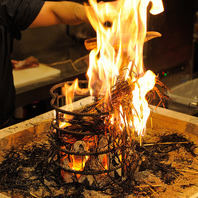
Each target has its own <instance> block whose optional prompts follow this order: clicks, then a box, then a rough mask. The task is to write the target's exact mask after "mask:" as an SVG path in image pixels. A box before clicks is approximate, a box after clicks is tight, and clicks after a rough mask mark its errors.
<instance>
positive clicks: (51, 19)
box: [30, 1, 89, 27]
mask: <svg viewBox="0 0 198 198" xmlns="http://www.w3.org/2000/svg"><path fill="white" fill-rule="evenodd" d="M83 22H86V23H88V22H89V20H88V18H87V16H86V11H85V7H84V5H81V4H79V3H75V2H69V1H61V2H51V1H46V2H45V3H44V5H43V7H42V8H41V11H40V12H39V14H38V15H37V17H36V18H35V20H34V21H33V22H32V24H31V25H30V27H41V26H51V25H57V24H68V25H77V24H80V23H83Z"/></svg>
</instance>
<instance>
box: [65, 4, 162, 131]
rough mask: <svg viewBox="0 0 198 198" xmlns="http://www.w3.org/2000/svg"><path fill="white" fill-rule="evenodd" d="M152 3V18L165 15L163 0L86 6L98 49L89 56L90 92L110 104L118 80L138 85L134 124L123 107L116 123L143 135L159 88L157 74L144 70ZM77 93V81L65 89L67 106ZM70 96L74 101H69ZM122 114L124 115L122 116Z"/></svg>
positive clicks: (134, 97) (134, 94)
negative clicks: (152, 92)
mask: <svg viewBox="0 0 198 198" xmlns="http://www.w3.org/2000/svg"><path fill="white" fill-rule="evenodd" d="M149 2H151V3H152V7H151V9H150V13H151V14H158V13H160V12H162V11H163V3H162V1H161V0H117V1H114V2H108V3H97V1H96V0H89V4H90V6H86V12H87V16H88V18H89V20H90V23H91V25H92V26H93V28H94V29H95V30H96V33H97V47H96V48H95V49H93V50H92V51H91V52H90V55H89V68H88V71H87V76H88V78H89V87H88V88H89V91H90V93H91V95H93V96H95V97H99V96H101V95H103V96H104V97H105V100H106V103H107V104H108V103H109V101H110V100H111V88H112V87H113V85H115V83H116V81H117V78H118V76H119V77H123V79H125V80H128V79H130V82H135V84H136V85H135V88H134V90H133V92H132V93H131V94H133V101H132V105H133V107H134V111H133V112H132V113H131V114H132V115H133V118H130V119H131V120H130V119H129V118H128V117H126V115H125V112H123V111H124V109H122V107H121V109H120V110H118V111H119V112H117V113H116V117H117V115H118V116H119V117H120V118H119V119H116V120H119V121H120V122H121V123H123V122H125V123H126V122H127V125H128V126H129V127H133V128H134V130H135V131H137V132H138V134H139V135H140V134H143V132H144V131H145V126H146V121H147V118H148V116H149V113H150V110H149V107H148V104H147V101H146V99H145V95H146V93H147V92H148V91H149V90H151V89H152V88H153V87H154V85H155V75H154V73H153V72H151V71H147V72H146V73H145V71H144V66H143V45H144V41H145V38H146V32H147V27H146V24H147V7H148V4H149ZM76 89H77V90H79V89H78V87H77V80H76V81H74V84H73V85H72V86H71V87H68V86H66V87H65V92H66V95H67V97H66V98H68V103H67V104H69V103H71V102H72V100H71V99H70V98H72V97H73V93H74V90H76ZM69 95H70V96H71V97H68V96H69ZM120 112H122V115H119V114H120ZM123 115H124V116H123ZM112 120H113V118H112ZM121 128H122V127H121ZM120 130H122V129H120Z"/></svg>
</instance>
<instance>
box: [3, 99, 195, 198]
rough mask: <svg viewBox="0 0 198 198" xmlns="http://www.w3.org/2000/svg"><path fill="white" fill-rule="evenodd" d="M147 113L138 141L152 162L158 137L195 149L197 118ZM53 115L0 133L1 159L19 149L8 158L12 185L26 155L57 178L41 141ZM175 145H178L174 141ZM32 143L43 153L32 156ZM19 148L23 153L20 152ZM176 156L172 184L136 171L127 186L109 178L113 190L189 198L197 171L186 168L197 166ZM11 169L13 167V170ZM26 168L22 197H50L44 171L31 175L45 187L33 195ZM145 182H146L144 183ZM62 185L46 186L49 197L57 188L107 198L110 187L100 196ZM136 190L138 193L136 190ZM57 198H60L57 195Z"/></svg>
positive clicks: (81, 102) (155, 111)
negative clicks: (37, 144)
mask: <svg viewBox="0 0 198 198" xmlns="http://www.w3.org/2000/svg"><path fill="white" fill-rule="evenodd" d="M90 101H91V99H90V97H88V98H87V97H86V98H84V99H81V100H79V101H77V102H75V103H74V109H79V108H81V107H82V106H85V105H87V104H89V103H90ZM151 109H152V113H151V116H150V118H149V119H148V122H147V131H146V135H145V136H144V137H143V140H142V149H143V150H144V149H145V148H147V151H148V152H149V153H150V154H152V155H153V157H154V156H155V158H156V156H157V153H155V154H154V153H153V147H152V144H154V145H156V146H159V145H160V143H159V142H158V140H159V137H161V136H162V137H163V136H164V137H167V136H166V135H172V137H176V136H178V137H182V136H183V137H185V138H186V139H187V140H188V141H189V142H194V143H195V145H198V137H197V130H198V118H197V117H193V116H189V115H186V114H182V113H178V112H174V111H171V110H167V109H163V108H160V107H158V108H157V109H156V107H154V106H151ZM53 115H54V111H51V112H48V113H46V114H43V115H41V116H38V117H36V118H33V119H31V120H28V121H26V122H23V123H20V124H17V125H15V126H12V127H9V128H6V129H2V130H1V131H0V132H1V139H0V144H1V154H2V155H1V156H5V151H6V150H7V149H9V148H10V149H11V148H13V149H11V151H10V157H11V156H15V155H17V150H18V149H17V148H18V147H19V151H18V152H19V153H23V155H24V156H23V157H22V156H21V155H20V156H21V157H20V156H19V157H18V158H11V159H12V160H13V163H10V165H9V166H11V167H12V168H13V173H12V176H11V175H10V176H11V181H12V183H14V181H17V180H16V179H15V178H16V174H18V173H17V172H18V171H20V172H21V173H23V169H22V165H19V164H18V166H17V159H18V160H19V159H20V158H21V159H20V160H19V162H22V164H23V163H24V162H25V161H26V158H27V156H26V155H27V153H33V154H31V155H32V156H33V159H32V160H30V163H33V166H32V167H35V166H36V167H37V164H39V163H38V161H37V158H38V156H43V158H42V159H40V160H41V162H42V166H44V167H45V168H44V169H43V170H45V171H46V170H51V168H50V167H54V168H55V172H56V174H57V175H59V174H60V173H61V170H60V169H59V168H58V167H59V166H58V165H57V164H55V166H53V165H52V164H53V163H52V164H51V166H49V164H48V163H46V162H47V161H50V159H51V158H50V159H49V158H48V155H47V154H46V151H47V153H50V152H54V150H53V151H52V150H51V149H50V148H49V147H48V146H46V140H45V139H46V138H45V136H46V135H48V134H49V131H51V121H52V119H53ZM5 133H6V135H4V134H5ZM8 133H9V134H8ZM28 134H29V135H28ZM138 139H139V138H138ZM167 141H168V142H166V143H165V145H167V146H168V145H170V146H171V145H182V142H183V143H185V142H186V140H184V139H180V140H179V142H177V143H176V144H175V143H174V142H173V139H171V140H170V139H169V140H167ZM170 141H171V142H170ZM176 141H178V140H176ZM34 142H35V143H36V142H40V143H41V145H43V146H41V148H42V149H43V151H42V149H39V150H38V151H37V152H36V150H37V148H36V147H35V146H34V145H33V144H34ZM189 142H188V143H189ZM186 143H187V142H186ZM188 143H187V144H188ZM26 145H27V146H26ZM138 145H139V143H138V144H137V145H136V150H139V146H138ZM149 145H150V146H149ZM21 146H22V148H23V149H22V150H21V151H20V148H21ZM26 147H28V148H29V149H28V150H29V151H27V150H26V149H27V148H26ZM156 148H157V147H156ZM167 148H169V147H166V150H165V147H164V151H165V153H167V152H168V150H167ZM170 148H173V147H172V146H171V147H170ZM181 148H183V147H181ZM10 149H9V150H10ZM143 150H142V151H143ZM139 151H140V150H139ZM145 151H146V150H145ZM155 151H156V150H155ZM194 151H195V153H196V154H198V151H197V149H196V148H195V150H194ZM35 152H36V153H35ZM38 152H39V153H38ZM135 152H137V151H135ZM158 152H159V151H158ZM8 153H9V152H8ZM34 153H35V154H36V155H35V154H34ZM56 153H57V152H56ZM140 153H141V152H140ZM180 153H181V154H182V153H183V152H182V149H180ZM177 155H178V153H177V152H176V153H174V155H173V153H172V154H171V155H170V157H171V158H172V160H173V161H172V167H175V166H176V167H177V171H179V175H178V176H177V177H176V180H174V182H171V183H170V184H165V183H161V182H160V180H159V179H157V180H156V181H155V180H154V178H155V177H154V175H153V174H151V173H150V174H149V175H147V174H146V172H145V171H144V170H142V168H141V169H139V170H136V169H135V171H134V173H135V175H134V176H135V177H132V178H131V179H130V181H131V182H129V183H127V182H126V180H125V181H124V177H122V180H123V181H122V182H121V181H120V180H119V177H120V176H119V175H114V177H113V176H112V175H111V178H114V180H113V181H114V182H115V183H114V184H113V185H117V187H116V189H120V192H123V193H124V194H125V195H126V197H127V192H128V194H131V195H128V196H129V197H130V196H132V194H134V193H137V192H139V193H140V194H141V192H142V193H145V194H141V196H143V195H146V194H147V195H148V196H151V194H152V193H154V194H155V195H153V196H154V197H157V196H158V195H159V196H160V197H167V194H170V193H171V195H172V197H179V196H180V197H182V198H183V197H186V196H189V197H190V196H192V195H193V194H195V193H196V192H197V187H196V179H195V178H197V177H196V175H197V171H196V169H194V168H193V169H192V168H190V167H192V165H193V164H194V163H195V164H196V163H197V158H194V159H192V156H191V154H190V153H188V154H187V156H184V155H183V154H182V155H183V162H182V161H178V158H177ZM34 156H35V157H34ZM36 156H37V157H36ZM139 157H140V155H139ZM9 160H10V159H9ZM164 160H165V159H164ZM180 160H181V159H180ZM191 160H193V161H191ZM138 161H139V165H136V166H137V167H139V168H140V167H144V166H143V165H144V163H145V162H147V160H146V159H144V158H142V157H141V158H139V159H138ZM165 161H166V160H165ZM190 161H191V162H190ZM5 162H6V161H4V163H5ZM154 162H155V161H152V163H153V167H154V165H156V164H155V163H154ZM192 162H193V163H192ZM50 163H51V162H50ZM160 163H161V161H159V162H158V164H160ZM166 163H168V162H165V164H164V167H166ZM12 164H13V165H12ZM5 165H6V164H5ZM14 165H16V166H17V167H16V170H15V169H14ZM9 166H6V167H7V168H8V167H9ZM42 166H41V167H42ZM3 167H4V166H3V164H1V171H3V170H4V171H5V170H6V169H4V168H3ZM27 167H28V166H27ZM27 167H25V170H24V173H26V176H25V175H24V173H23V175H24V176H25V178H24V179H23V180H22V178H21V179H20V180H21V182H22V183H23V184H24V186H26V185H27V190H26V191H25V192H26V195H27V194H28V193H30V192H31V193H30V196H32V195H34V196H37V197H38V196H42V193H44V191H46V192H45V193H44V194H43V197H47V195H48V196H49V194H50V191H48V190H49V189H48V190H47V189H46V188H45V187H44V186H45V185H47V184H48V183H47V177H48V174H47V172H46V176H45V171H44V172H43V173H42V174H44V175H43V176H42V175H41V174H40V173H39V172H38V169H37V173H38V176H37V175H36V172H33V173H34V174H35V175H34V178H32V179H34V180H35V178H37V177H41V180H42V177H43V179H44V184H45V185H44V186H43V184H42V183H41V184H40V189H37V190H34V191H35V192H34V191H33V189H32V187H28V183H29V182H28V181H29V180H31V175H32V174H33V173H32V168H31V169H27ZM179 167H180V168H179ZM181 167H182V168H181ZM37 168H38V167H37ZM11 170H12V169H10V171H11ZM57 170H59V172H57ZM118 170H119V169H118ZM26 171H28V172H26ZM66 171H67V170H66ZM131 172H132V171H131ZM131 172H130V173H131ZM4 173H5V172H4ZM143 173H144V174H146V175H147V176H146V175H144V174H143ZM9 174H10V173H9V172H7V173H6V175H7V179H8V178H9V177H8V176H9ZM28 174H29V175H30V178H28ZM72 174H77V175H78V174H80V175H81V177H82V174H83V173H81V172H80V173H79V172H77V173H72ZM107 174H108V173H104V176H105V177H106V178H107ZM156 174H159V173H157V172H156ZM171 174H172V175H173V173H171ZM129 175H130V174H129ZM140 175H141V176H140ZM1 176H2V177H1V180H2V179H5V174H3V175H1ZM117 176H119V177H117ZM125 176H127V174H125ZM145 176H146V177H145ZM193 177H194V179H193ZM88 178H89V177H88ZM146 178H147V181H146V180H145V179H146ZM48 179H49V178H48ZM79 179H80V177H79ZM81 179H82V178H81ZM103 179H104V177H103ZM138 180H143V183H139V182H138V183H134V181H136V182H137V181H138ZM149 180H150V182H151V183H149ZM25 181H26V182H25ZM60 181H61V180H60ZM85 181H86V180H84V182H83V183H82V185H83V186H84V185H85V186H86V185H87V184H86V182H85ZM90 181H91V180H90ZM128 181H129V180H128ZM51 182H52V181H51ZM64 182H65V181H64ZM64 182H63V183H62V184H61V185H62V187H61V188H60V187H56V190H55V191H54V188H53V187H52V186H53V185H54V183H52V184H51V185H49V186H48V187H50V188H52V192H51V193H52V194H51V196H52V195H53V196H55V194H53V193H54V192H56V193H58V192H59V191H58V188H60V189H61V190H62V188H66V189H67V194H65V195H68V196H69V194H70V195H72V194H74V195H76V196H77V195H78V196H82V195H84V196H85V197H88V196H91V195H92V196H98V197H103V196H107V194H111V193H110V192H111V190H110V189H111V188H112V187H111V186H110V187H109V186H108V188H109V190H108V188H107V187H104V188H101V190H103V191H104V193H105V194H103V193H101V192H97V191H94V186H92V188H91V189H92V190H90V187H89V188H88V189H84V188H82V186H81V185H80V186H79V185H77V183H76V181H74V182H73V181H72V182H73V183H67V184H65V183H64ZM79 182H80V181H79ZM145 182H146V183H145ZM152 182H153V183H152ZM12 183H10V184H9V185H10V186H11V185H12ZM4 184H5V182H4ZM19 184H20V182H18V186H19ZM49 184H50V183H49ZM118 184H119V185H118ZM76 185H77V186H76ZM95 187H96V186H95ZM123 187H125V188H126V189H125V190H124V191H123ZM164 187H165V188H164ZM140 188H141V189H142V190H140ZM1 189H2V191H1V192H3V193H5V194H7V193H6V192H7V190H6V191H3V189H4V188H3V186H2V183H1ZM45 189H46V190H45ZM69 189H70V191H73V193H71V192H70V193H69V192H68V190H69ZM77 189H78V190H77ZM83 189H84V190H83ZM132 189H133V190H132ZM151 189H152V190H151ZM13 190H14V189H13ZM131 190H132V191H131ZM21 192H22V191H21ZM115 192H116V190H115ZM148 192H150V193H151V192H152V193H151V194H150V195H149V194H148ZM13 193H14V191H13ZM181 193H182V194H181ZM31 194H32V195H31ZM39 194H40V195H39ZM116 194H117V195H118V194H119V192H117V193H116ZM7 195H9V194H7ZM44 195H45V196H44ZM74 195H73V196H74ZM137 195H138V194H137ZM10 196H11V195H10ZM59 197H61V195H60V196H59Z"/></svg>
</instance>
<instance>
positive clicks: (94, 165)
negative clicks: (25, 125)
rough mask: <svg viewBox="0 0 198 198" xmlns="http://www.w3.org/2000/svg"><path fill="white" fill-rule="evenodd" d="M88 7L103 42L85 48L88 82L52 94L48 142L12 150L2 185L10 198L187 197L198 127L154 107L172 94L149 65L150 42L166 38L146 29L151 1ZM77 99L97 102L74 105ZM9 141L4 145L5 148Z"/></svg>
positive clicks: (158, 4) (154, 11) (56, 89)
mask: <svg viewBox="0 0 198 198" xmlns="http://www.w3.org/2000/svg"><path fill="white" fill-rule="evenodd" d="M89 3H90V7H87V8H86V9H87V15H88V18H89V19H90V23H91V24H92V26H93V27H94V29H95V30H96V31H97V39H93V40H89V41H88V42H87V43H86V44H88V47H89V49H91V52H90V55H89V58H90V59H89V69H88V71H87V76H88V82H86V81H78V79H76V80H74V81H73V82H67V83H61V84H58V85H56V86H54V87H52V88H51V90H50V93H51V95H52V100H51V105H52V107H53V108H54V109H55V111H54V115H53V116H52V117H53V119H52V121H51V122H50V123H51V124H50V126H49V125H48V124H44V126H48V127H49V129H50V130H49V131H48V136H49V138H48V139H47V140H46V139H43V140H39V141H38V142H39V143H41V144H40V145H35V144H34V143H32V144H30V145H28V146H29V148H27V146H24V147H22V148H21V149H19V150H15V149H11V150H9V151H7V152H6V156H5V158H4V161H3V162H2V164H1V168H2V171H1V172H0V175H1V183H0V185H1V186H2V187H3V188H4V190H5V191H6V190H9V191H11V194H12V192H13V191H14V190H16V191H17V192H14V194H17V193H18V194H20V193H21V192H20V191H21V190H22V191H23V193H24V192H25V194H23V196H26V197H27V196H33V197H51V196H53V197H79V196H84V197H87V194H86V193H88V194H90V193H91V194H92V192H93V193H94V194H95V196H96V192H97V191H100V192H102V193H99V196H103V194H106V195H107V194H108V195H110V196H115V195H117V196H119V197H122V196H123V195H124V196H129V197H130V195H133V196H150V197H151V196H153V197H157V196H158V195H159V197H167V195H169V194H170V192H172V195H173V192H174V195H173V197H178V194H179V193H178V191H179V192H182V193H186V194H188V192H187V191H186V189H187V188H188V187H189V186H191V185H193V187H195V188H196V185H195V184H196V183H197V182H198V179H197V177H195V176H194V175H191V176H189V175H188V174H189V173H190V171H191V170H193V174H197V167H198V166H197V165H198V164H197V159H196V156H197V151H196V145H197V134H196V130H197V123H198V122H197V119H196V118H195V119H194V118H192V117H188V116H184V115H183V114H180V115H179V114H177V113H174V112H171V111H167V110H161V109H159V110H157V111H158V113H155V111H156V107H152V106H151V105H149V101H150V100H152V99H153V98H155V97H154V96H155V95H157V96H158V98H159V101H160V102H159V104H161V103H162V104H163V101H164V99H167V98H168V96H167V95H166V89H167V87H166V86H165V85H163V83H161V82H160V81H159V79H158V78H157V76H156V75H155V74H154V73H153V72H152V71H150V70H148V71H145V70H144V67H143V57H142V56H143V45H144V42H146V41H147V40H149V39H151V38H154V37H156V36H161V35H160V34H159V33H156V32H154V33H153V32H147V31H146V14H145V13H146V10H147V6H148V2H145V1H134V2H133V4H132V3H131V2H128V1H127V0H126V1H118V2H113V3H112V4H108V3H107V4H97V2H95V1H91V0H90V1H89ZM152 3H153V7H152V8H151V10H150V12H151V13H152V14H158V13H159V12H161V11H163V4H162V2H161V1H160V0H159V1H152ZM92 44H93V45H92ZM90 45H91V46H90ZM157 86H159V87H157ZM75 95H80V96H81V97H85V96H88V95H91V96H92V97H89V101H88V98H85V99H82V100H80V101H78V103H77V104H78V106H75V104H76V103H73V98H75V97H74V96H75ZM64 99H65V100H66V102H65V103H66V105H65V106H64V107H62V105H61V104H62V103H63V101H64ZM90 99H92V101H90ZM82 101H86V102H85V103H86V105H85V104H83V103H82ZM159 104H158V105H159ZM164 112H165V113H166V114H167V115H169V116H166V114H165V115H164V114H163V113H164ZM150 113H151V114H150ZM170 113H171V114H170ZM175 115H176V117H174V116H175ZM149 116H150V118H149ZM178 116H180V118H179V119H178ZM183 118H184V119H183ZM187 119H190V120H189V122H186V120H187ZM29 122H31V121H29ZM193 122H195V123H193ZM39 125H40V124H37V125H36V126H35V127H34V128H33V129H34V130H33V133H34V134H35V135H36V132H37V126H39ZM146 125H147V126H146ZM148 126H149V127H150V128H149V127H148ZM182 127H183V128H182ZM174 130H176V131H174ZM28 131H29V129H28ZM24 132H26V133H27V134H29V132H27V130H24V131H23V132H21V133H24ZM40 133H42V132H40ZM19 137H21V136H18V138H15V140H14V142H17V141H18V140H19V139H20V138H19ZM9 138H10V137H9V136H8V137H5V138H2V141H1V142H2V143H4V144H5V145H7V148H8V147H9V146H10V144H7V142H9V140H10V139H9ZM192 139H193V141H192ZM6 140H7V142H6ZM5 148H6V146H5ZM173 156H174V157H173ZM12 162H13V163H12ZM181 172H182V174H181ZM4 173H6V175H4ZM12 175H13V176H15V175H16V177H14V179H13V178H12ZM186 180H188V181H189V182H186ZM24 183H25V185H24ZM174 184H175V185H174ZM164 186H168V187H169V188H168V189H167V190H166V188H165V187H164ZM176 187H177V188H176ZM70 188H72V189H70ZM174 188H176V189H177V190H176V192H175V190H174ZM57 189H58V190H57ZM90 189H91V190H94V191H92V192H90V191H89V190H90ZM142 189H144V190H142ZM87 191H88V192H87ZM196 191H197V189H196V190H194V191H192V189H191V192H190V194H191V195H192V194H193V193H195V192H196ZM92 195H93V194H92ZM188 195H189V194H188Z"/></svg>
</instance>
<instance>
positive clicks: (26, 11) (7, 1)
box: [0, 0, 44, 37]
mask: <svg viewBox="0 0 198 198" xmlns="http://www.w3.org/2000/svg"><path fill="white" fill-rule="evenodd" d="M43 4H44V1H42V0H0V23H1V24H2V25H4V26H5V27H6V28H8V29H9V30H10V31H11V32H13V33H14V34H15V37H17V35H18V34H20V31H21V30H25V29H26V28H28V27H29V26H30V24H31V23H32V22H33V21H34V19H35V18H36V16H37V15H38V13H39V12H40V10H41V8H42V6H43Z"/></svg>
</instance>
